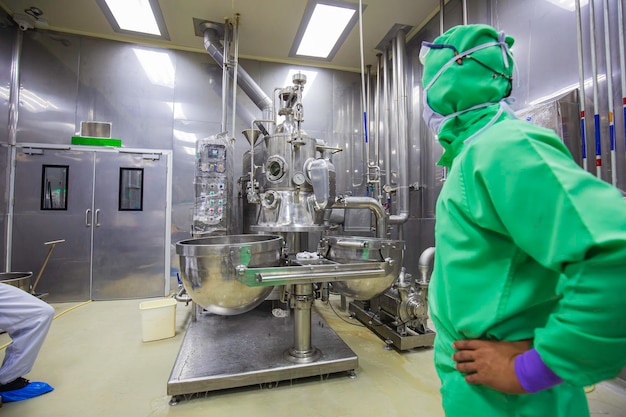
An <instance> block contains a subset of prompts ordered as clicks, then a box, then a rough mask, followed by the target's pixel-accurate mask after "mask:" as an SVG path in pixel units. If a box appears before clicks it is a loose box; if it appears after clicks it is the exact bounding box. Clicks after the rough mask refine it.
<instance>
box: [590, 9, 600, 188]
mask: <svg viewBox="0 0 626 417" xmlns="http://www.w3.org/2000/svg"><path fill="white" fill-rule="evenodd" d="M593 3H594V0H589V33H590V35H591V42H590V46H591V69H592V74H593V75H592V77H593V80H592V81H593V127H594V133H595V138H596V176H597V177H598V178H602V142H601V137H600V104H599V103H598V95H599V92H598V58H597V55H596V17H595V12H594V5H593Z"/></svg>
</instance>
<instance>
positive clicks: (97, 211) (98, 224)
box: [95, 209, 100, 227]
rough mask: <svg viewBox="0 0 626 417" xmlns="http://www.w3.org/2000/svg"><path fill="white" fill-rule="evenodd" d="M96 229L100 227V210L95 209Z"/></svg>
mask: <svg viewBox="0 0 626 417" xmlns="http://www.w3.org/2000/svg"><path fill="white" fill-rule="evenodd" d="M95 221H96V227H100V209H96V220H95Z"/></svg>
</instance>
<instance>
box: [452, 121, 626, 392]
mask: <svg viewBox="0 0 626 417" xmlns="http://www.w3.org/2000/svg"><path fill="white" fill-rule="evenodd" d="M488 136H489V137H480V138H479V139H477V140H476V143H475V144H472V148H473V149H471V150H470V152H468V158H470V160H471V161H472V163H468V164H464V167H463V176H464V177H466V178H467V177H468V176H469V177H471V181H467V180H466V181H467V182H468V183H471V184H473V185H472V186H473V187H474V188H475V189H474V190H470V191H468V199H469V200H470V201H469V204H470V205H471V211H472V212H473V213H474V215H475V216H476V217H477V218H479V219H480V223H481V226H482V227H486V228H490V229H491V230H494V231H497V232H499V233H502V234H504V235H506V236H508V237H509V238H510V239H511V240H512V241H513V242H514V244H515V245H516V246H518V247H519V248H520V249H521V250H522V251H524V252H526V253H527V254H528V255H529V256H531V257H532V258H533V259H534V260H535V261H537V262H538V263H539V264H541V265H542V266H543V267H545V268H548V269H550V270H553V271H556V272H558V273H559V274H561V275H560V276H561V277H565V278H566V279H565V280H564V282H563V285H562V287H561V289H562V298H561V300H560V302H559V305H558V307H557V309H556V310H555V311H554V312H553V313H552V314H551V315H550V317H549V318H548V321H547V323H546V325H545V327H543V328H540V329H537V330H536V332H535V340H534V345H535V348H536V349H537V351H538V352H539V354H540V355H541V358H542V359H543V360H544V362H545V363H546V365H547V366H548V367H550V368H551V369H552V370H553V371H554V372H555V373H556V374H557V375H559V376H560V377H561V378H563V379H564V380H565V381H567V382H570V383H572V384H575V385H588V384H592V383H595V382H598V381H600V380H603V379H608V378H612V377H615V376H616V375H617V374H618V373H619V372H620V370H621V369H622V368H623V367H624V365H626V307H625V304H626V202H625V201H624V199H623V197H622V195H621V193H620V192H619V191H618V190H617V189H616V188H614V187H613V186H611V185H610V184H607V183H605V182H603V181H601V180H598V179H597V178H595V177H594V176H592V175H591V174H589V173H587V172H585V171H583V170H582V169H580V168H579V167H578V166H577V165H576V164H575V162H574V161H573V160H572V158H571V156H570V154H569V152H568V151H567V149H566V148H565V146H563V145H562V143H561V142H560V140H559V139H558V137H557V136H555V135H554V134H553V133H552V132H551V131H548V130H546V129H542V128H538V127H535V126H531V125H529V124H526V123H524V122H511V123H501V124H499V125H496V126H495V127H494V128H493V129H491V132H489V133H488ZM484 139H489V140H484ZM494 144H495V145H494ZM488 213H491V215H488Z"/></svg>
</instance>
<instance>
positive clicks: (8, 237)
mask: <svg viewBox="0 0 626 417" xmlns="http://www.w3.org/2000/svg"><path fill="white" fill-rule="evenodd" d="M16 31H17V35H16V39H15V44H14V45H13V55H12V57H11V91H10V93H9V126H8V134H9V137H8V142H9V143H8V144H9V152H8V155H7V158H8V161H7V167H8V168H9V175H7V178H6V181H7V190H8V199H7V205H8V208H7V218H6V229H5V230H6V234H5V241H4V247H5V253H4V261H5V263H4V265H5V268H6V271H7V272H8V271H10V270H11V257H12V242H13V213H14V210H13V204H11V202H12V201H13V200H14V199H15V161H16V159H17V148H16V146H15V145H16V144H17V122H18V118H19V103H20V76H21V72H22V70H21V66H22V65H21V64H22V44H23V43H24V32H23V31H22V30H19V29H16Z"/></svg>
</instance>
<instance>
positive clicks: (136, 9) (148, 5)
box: [97, 0, 169, 40]
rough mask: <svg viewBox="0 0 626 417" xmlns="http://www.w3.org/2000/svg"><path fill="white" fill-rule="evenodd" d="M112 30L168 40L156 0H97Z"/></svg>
mask: <svg viewBox="0 0 626 417" xmlns="http://www.w3.org/2000/svg"><path fill="white" fill-rule="evenodd" d="M97 2H98V5H99V6H100V8H101V9H102V12H103V13H104V15H105V16H106V18H107V20H108V21H109V24H111V27H112V28H113V30H115V31H116V32H119V33H126V34H135V35H137V34H141V35H143V36H148V37H156V38H160V39H166V40H169V36H168V33H167V29H166V28H165V21H164V19H163V15H162V13H161V9H160V7H159V3H158V0H97Z"/></svg>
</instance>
